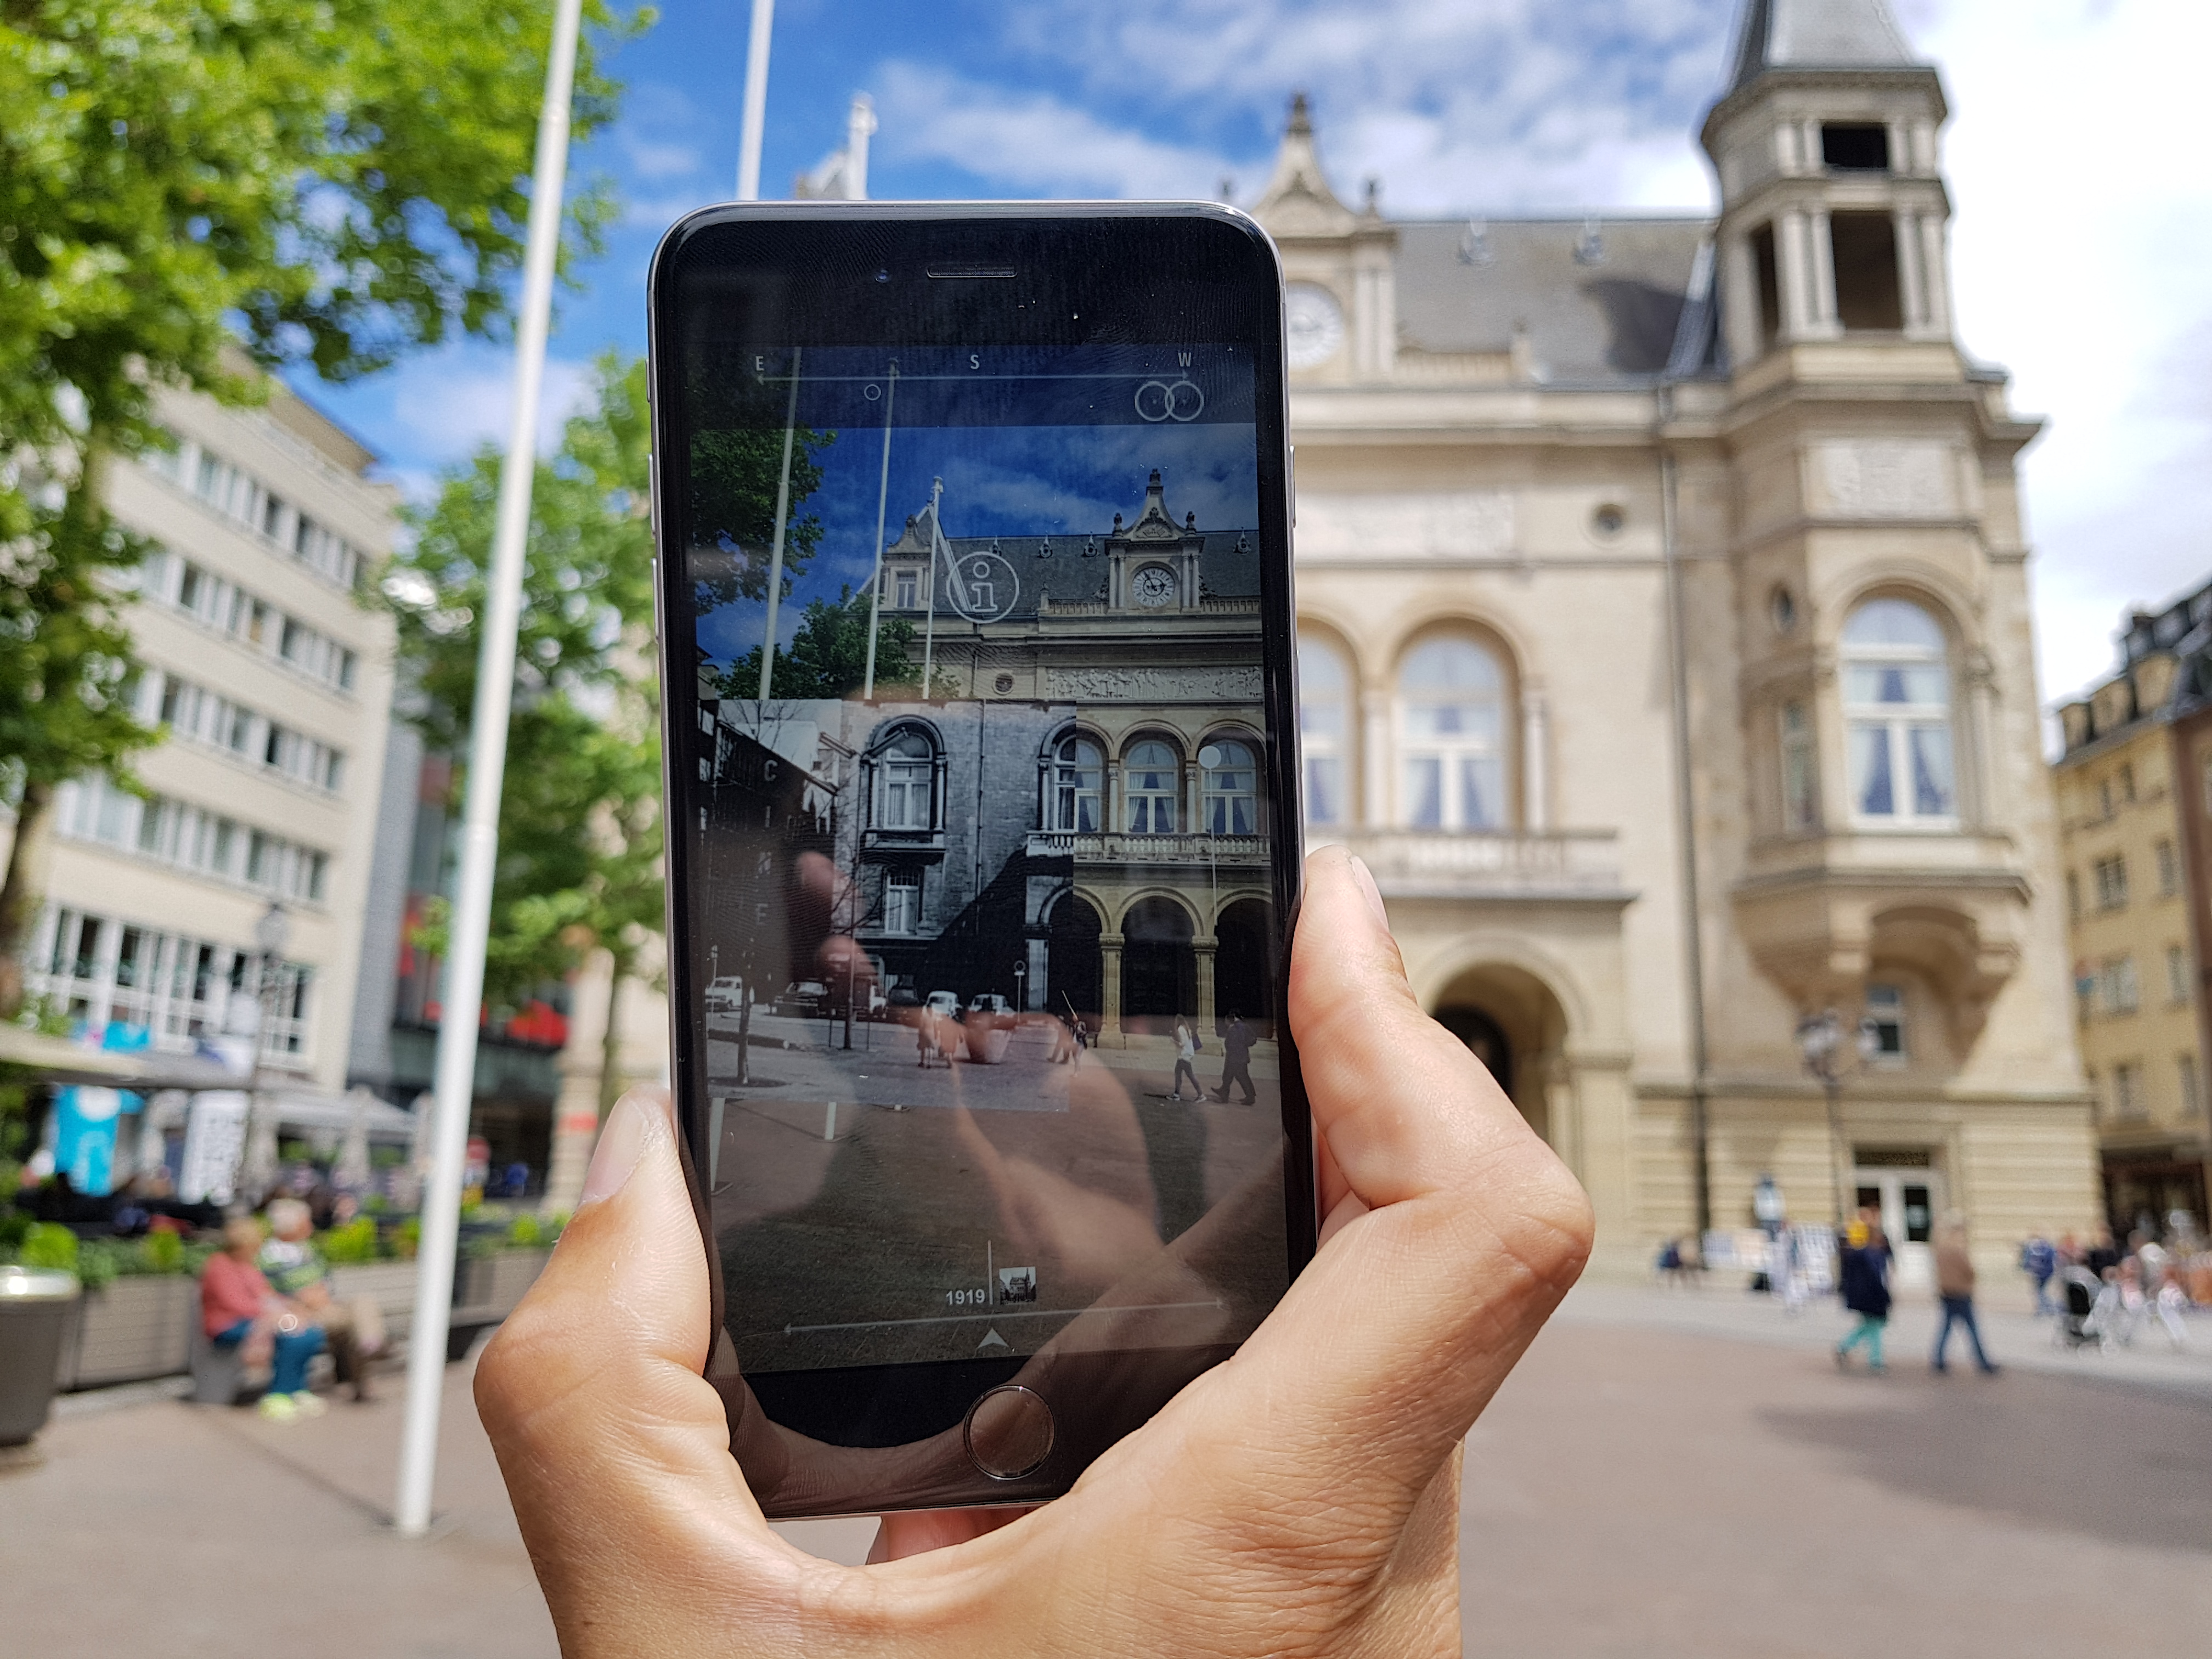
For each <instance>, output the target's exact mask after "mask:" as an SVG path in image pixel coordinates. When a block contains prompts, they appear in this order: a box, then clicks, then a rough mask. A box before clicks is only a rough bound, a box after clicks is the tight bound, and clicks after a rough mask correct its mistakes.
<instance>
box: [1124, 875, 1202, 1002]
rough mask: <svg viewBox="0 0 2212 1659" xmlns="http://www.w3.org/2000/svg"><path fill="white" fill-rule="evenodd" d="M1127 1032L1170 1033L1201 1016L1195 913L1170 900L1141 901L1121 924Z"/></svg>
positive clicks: (1153, 899) (1131, 907) (1132, 908)
mask: <svg viewBox="0 0 2212 1659" xmlns="http://www.w3.org/2000/svg"><path fill="white" fill-rule="evenodd" d="M1121 939H1122V945H1121V1029H1122V1030H1126V1031H1166V1030H1170V1028H1171V1027H1172V1026H1173V1024H1174V1023H1175V1018H1176V1015H1177V1014H1186V1015H1188V1014H1195V1013H1196V1012H1198V953H1197V952H1196V951H1193V950H1192V949H1191V948H1190V940H1191V926H1190V912H1188V910H1186V909H1184V908H1182V906H1181V905H1180V904H1177V903H1176V902H1175V901H1174V900H1173V899H1170V898H1148V899H1139V900H1138V901H1137V902H1136V903H1134V904H1133V905H1131V906H1130V907H1129V911H1128V914H1127V915H1126V916H1124V917H1123V918H1122V921H1121Z"/></svg>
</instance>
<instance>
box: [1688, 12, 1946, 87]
mask: <svg viewBox="0 0 2212 1659" xmlns="http://www.w3.org/2000/svg"><path fill="white" fill-rule="evenodd" d="M1919 63H1920V60H1919V59H1918V58H1915V57H1914V56H1913V55H1912V48H1911V46H1910V45H1908V44H1907V43H1906V41H1905V35H1904V32H1903V31H1902V30H1900V29H1899V27H1897V20H1896V19H1895V18H1894V17H1893V16H1891V15H1890V11H1889V6H1888V4H1887V0H1751V3H1750V4H1749V5H1747V7H1746V8H1745V9H1744V15H1743V27H1742V29H1741V32H1740V33H1739V34H1738V35H1737V38H1736V49H1735V73H1734V74H1733V75H1732V76H1729V91H1730V92H1735V91H1737V90H1739V89H1741V88H1743V87H1744V86H1746V85H1747V84H1748V83H1749V82H1752V81H1754V80H1756V79H1757V78H1758V77H1759V76H1761V75H1764V74H1765V73H1766V72H1767V71H1768V70H1881V69H1911V68H1916V67H1917V66H1918V65H1919Z"/></svg>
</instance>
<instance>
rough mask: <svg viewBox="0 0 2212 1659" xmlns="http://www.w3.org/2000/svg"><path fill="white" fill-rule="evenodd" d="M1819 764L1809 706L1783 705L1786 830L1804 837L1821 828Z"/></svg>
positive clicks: (1797, 703)
mask: <svg viewBox="0 0 2212 1659" xmlns="http://www.w3.org/2000/svg"><path fill="white" fill-rule="evenodd" d="M1817 765H1818V763H1817V761H1816V760H1815V758H1814V752H1813V723H1812V721H1811V720H1808V718H1806V714H1805V705H1804V704H1803V703H1802V702H1786V703H1784V704H1783V705H1782V827H1783V829H1785V830H1786V831H1788V832H1789V833H1790V834H1791V835H1793V836H1802V835H1803V834H1805V833H1806V832H1807V831H1808V830H1810V829H1818V828H1819V827H1820V792H1819V787H1818V779H1819V773H1818V771H1817Z"/></svg>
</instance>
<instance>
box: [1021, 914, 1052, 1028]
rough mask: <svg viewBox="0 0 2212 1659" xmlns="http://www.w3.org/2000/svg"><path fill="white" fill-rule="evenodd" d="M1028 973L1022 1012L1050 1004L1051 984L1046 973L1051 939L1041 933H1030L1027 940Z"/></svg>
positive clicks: (1050, 950)
mask: <svg viewBox="0 0 2212 1659" xmlns="http://www.w3.org/2000/svg"><path fill="white" fill-rule="evenodd" d="M1029 946H1030V963H1029V966H1030V975H1029V984H1028V987H1027V988H1026V992H1025V994H1024V1009H1023V1012H1029V1010H1030V1009H1034V1008H1049V1007H1051V1006H1052V986H1051V982H1050V981H1049V979H1048V972H1049V970H1050V968H1051V963H1052V941H1051V940H1050V939H1047V938H1046V937H1045V936H1044V935H1043V934H1042V933H1032V934H1031V935H1030V940H1029Z"/></svg>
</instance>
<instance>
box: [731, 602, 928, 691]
mask: <svg viewBox="0 0 2212 1659" xmlns="http://www.w3.org/2000/svg"><path fill="white" fill-rule="evenodd" d="M914 642H915V638H914V624H913V623H910V622H908V620H907V619H906V618H905V617H882V618H881V619H880V620H879V621H878V624H877V628H876V689H877V690H878V692H879V693H880V692H884V691H886V690H894V689H895V690H902V691H904V692H906V693H907V694H908V695H913V693H914V692H915V690H916V689H917V688H918V687H919V686H920V684H921V664H920V663H918V662H915V661H914V660H913V659H912V658H911V656H910V655H909V653H910V652H911V651H912V649H913V647H914ZM867 670H868V596H867V594H866V592H859V593H855V592H854V591H853V590H852V589H851V588H850V587H841V588H840V589H839V590H838V593H837V599H836V602H835V603H834V604H833V603H832V602H830V601H829V600H828V599H810V600H809V601H807V605H806V609H805V611H803V612H801V613H800V616H799V627H798V628H797V629H796V630H794V631H793V634H792V636H791V643H790V644H789V645H788V646H787V647H785V648H784V649H782V650H781V651H779V652H777V653H775V673H774V674H773V675H772V676H771V677H770V681H769V690H770V691H772V692H774V693H775V696H776V697H777V698H778V699H779V700H780V699H782V698H785V697H791V698H801V697H849V696H852V695H853V694H854V692H856V691H858V690H860V689H861V688H862V687H863V686H865V685H866V684H867ZM760 671H761V648H760V647H758V646H755V647H753V648H752V649H751V650H750V651H748V652H746V653H745V654H744V656H742V657H740V658H738V659H737V660H736V661H735V662H733V663H732V664H731V665H729V667H728V668H726V669H725V670H724V671H722V672H721V673H720V674H719V675H718V676H716V677H715V684H716V687H717V689H718V690H720V692H721V694H722V696H726V697H757V696H759V695H760ZM938 680H939V689H940V690H945V688H947V687H950V686H951V685H952V684H954V683H953V681H952V680H951V677H950V676H948V675H945V674H944V673H942V672H940V673H939V676H938Z"/></svg>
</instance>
